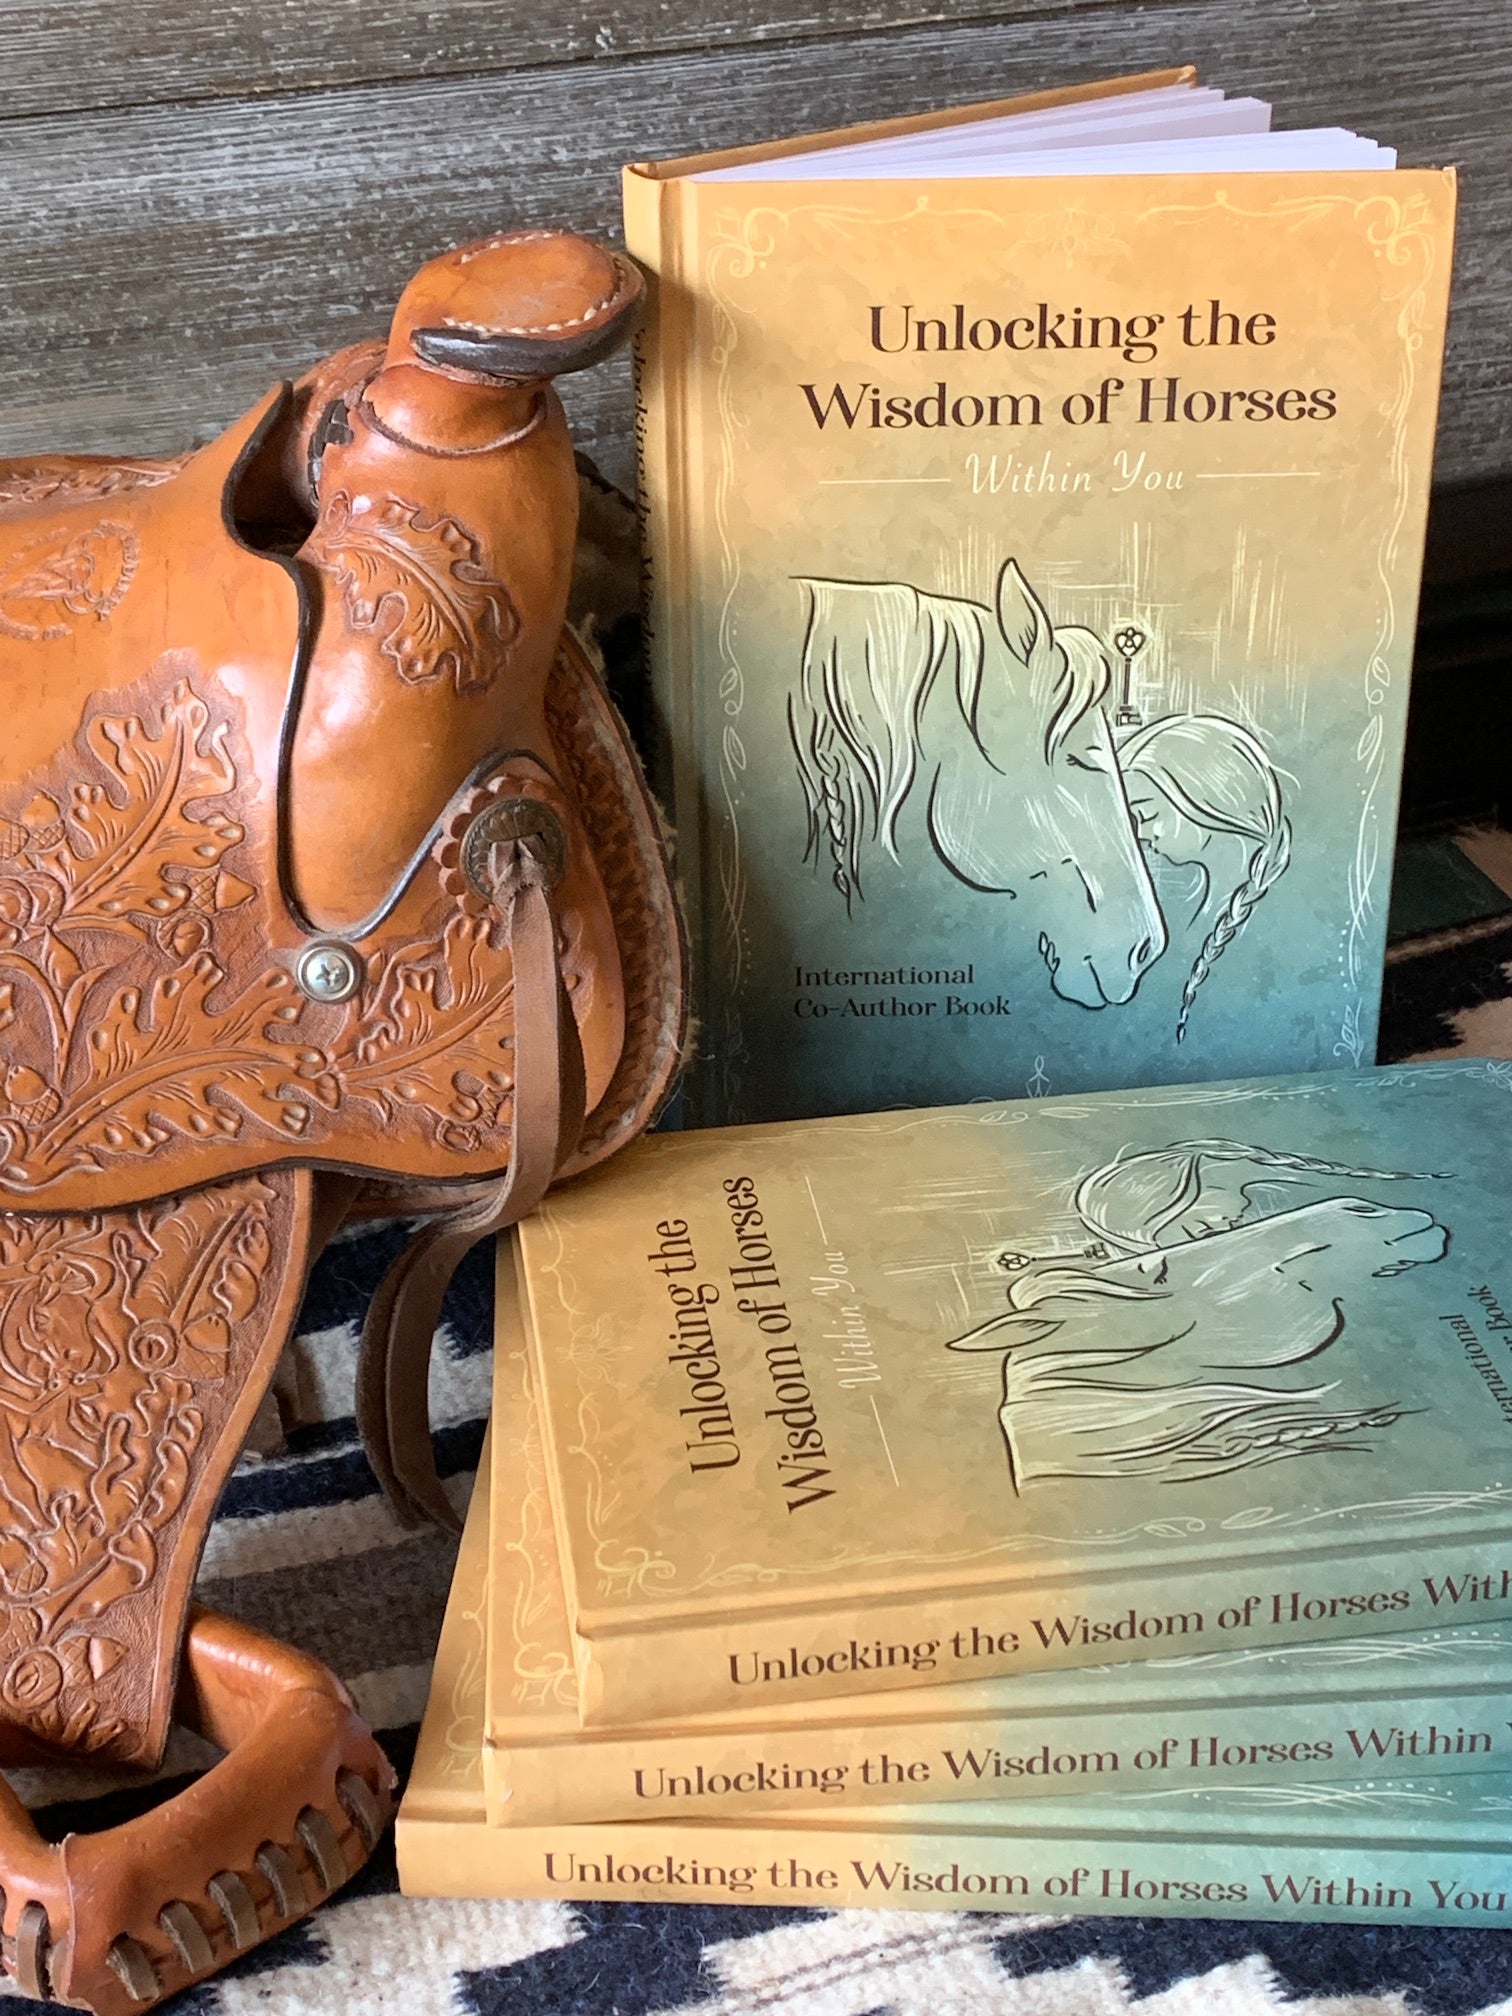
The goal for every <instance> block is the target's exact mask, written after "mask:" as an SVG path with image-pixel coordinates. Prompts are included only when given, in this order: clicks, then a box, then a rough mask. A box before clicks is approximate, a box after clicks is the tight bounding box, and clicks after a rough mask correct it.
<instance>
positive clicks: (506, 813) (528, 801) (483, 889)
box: [462, 798, 567, 903]
mask: <svg viewBox="0 0 1512 2016" xmlns="http://www.w3.org/2000/svg"><path fill="white" fill-rule="evenodd" d="M511 840H536V841H539V843H540V846H539V850H538V854H539V859H540V860H541V862H542V865H543V867H544V869H545V881H546V886H547V888H548V889H551V888H555V886H556V884H557V883H558V882H560V881H561V879H562V873H563V870H564V869H565V868H566V866H567V835H566V834H565V833H564V832H563V830H562V822H561V820H560V819H558V817H557V815H556V814H555V812H553V811H552V809H551V807H550V806H549V805H541V804H538V803H537V802H536V800H535V799H534V798H495V799H494V801H493V803H492V804H491V805H485V806H484V807H483V809H482V811H481V812H480V813H479V814H478V815H477V817H476V818H475V819H474V820H473V822H472V824H471V825H470V826H469V827H468V829H467V831H466V833H464V834H463V836H462V873H463V874H464V875H465V876H466V877H467V879H468V881H469V882H470V883H471V884H472V886H473V888H474V889H476V890H477V892H478V894H479V895H480V896H481V897H483V898H484V900H485V901H486V902H489V903H492V902H493V901H494V899H495V897H496V895H497V893H498V888H499V883H500V880H501V879H502V878H501V876H500V874H499V871H498V869H497V867H496V866H495V863H494V858H493V856H494V849H495V848H496V847H501V846H504V845H506V844H507V843H508V842H509V841H511Z"/></svg>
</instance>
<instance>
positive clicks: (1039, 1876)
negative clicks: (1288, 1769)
mask: <svg viewBox="0 0 1512 2016" xmlns="http://www.w3.org/2000/svg"><path fill="white" fill-rule="evenodd" d="M480 1474H486V1473H480ZM487 1498H488V1494H487V1491H486V1489H485V1490H479V1491H475V1493H474V1495H473V1509H472V1512H471V1513H470V1514H469V1518H468V1528H467V1532H466V1534H465V1536H464V1539H463V1544H462V1551H461V1554H460V1555H459V1557H458V1562H457V1573H456V1579H455V1582H454V1584H453V1588H452V1595H451V1601H450V1603H449V1604H448V1606H447V1613H446V1622H445V1624H444V1626H443V1629H442V1633H441V1643H440V1646H439V1648H438V1650H437V1655H436V1667H435V1675H434V1679H433V1682H432V1686H431V1694H430V1701H429V1704H428V1706H427V1708H426V1713H425V1720H424V1723H423V1724H422V1726H421V1731H420V1740H419V1744H418V1747H417V1749H416V1753H415V1767H414V1770H413V1772H412V1773H411V1776H410V1780H409V1785H408V1788H407V1790H406V1792H405V1795H404V1802H403V1804H402V1806H401V1807H400V1810H399V1819H398V1824H397V1826H396V1828H395V1834H396V1845H397V1849H398V1858H399V1882H400V1887H401V1889H402V1890H403V1891H404V1892H405V1894H406V1895H407V1896H411V1897H557V1898H563V1899H568V1898H604V1899H608V1900H619V1901H636V1900H651V1901H656V1902H661V1903H680V1904H686V1903H703V1904H715V1903H718V1904H781V1905H784V1906H787V1907H789V1908H790V1907H792V1906H793V1905H794V1904H802V1905H809V1906H813V1905H820V1906H829V1907H834V1906H839V1905H850V1904H867V1905H880V1906H884V1907H886V1908H887V1909H889V1910H936V1911H938V1910H958V1909H970V1910H973V1911H983V1910H985V1911H1033V1912H1049V1913H1057V1912H1076V1913H1081V1914H1086V1913H1100V1914H1115V1913H1116V1914H1125V1913H1148V1912H1151V1911H1156V1912H1159V1913H1161V1914H1162V1915H1174V1916H1183V1917H1208V1918H1212V1917H1225V1918H1312V1919H1322V1920H1329V1921H1334V1922H1346V1921H1353V1920H1363V1921H1375V1922H1383V1923H1413V1924H1430V1925H1454V1926H1465V1925H1480V1926H1496V1925H1502V1926H1505V1925H1512V1853H1509V1851H1508V1847H1507V1815H1508V1813H1509V1812H1512V1777H1507V1776H1499V1775H1491V1774H1487V1775H1485V1776H1475V1775H1469V1774H1467V1775H1465V1776H1461V1777H1450V1778H1437V1779H1421V1780H1413V1779H1402V1780H1395V1779H1388V1778H1382V1779H1377V1780H1373V1781H1371V1782H1369V1783H1366V1784H1363V1785H1353V1786H1343V1785H1298V1786H1290V1787H1281V1786H1253V1785H1251V1786H1242V1785H1214V1786H1212V1787H1206V1788H1203V1789H1202V1790H1199V1791H1190V1790H1180V1791H1171V1792H1166V1793H1164V1794H1159V1793H1150V1792H1146V1793H1144V1794H1143V1795H1133V1794H1121V1795H1112V1794H1100V1795H1097V1796H1095V1797H1090V1798H1081V1799H1064V1800H1062V1799H1036V1800H1031V1801H1028V1802H1023V1801H1018V1800H1001V1801H998V1802H996V1803H987V1802H983V1803H971V1804H962V1805H958V1806H939V1807H929V1806H919V1807H878V1808H873V1809H870V1810H868V1811H867V1812H865V1813H852V1814H839V1815H836V1814H834V1813H831V1812H828V1811H823V1810H817V1809H815V1808H813V1807H810V1808H808V1809H806V1810H796V1811H792V1812H788V1813H785V1814H773V1815H770V1816H767V1817H764V1818H761V1819H747V1820H727V1821H717V1820H684V1821H681V1822H673V1821H663V1822H655V1821H645V1820H642V1821H634V1820H629V1821H626V1820H621V1821H603V1822H585V1823H579V1824H576V1825H573V1824H570V1823H566V1822H564V1823H561V1824H559V1825H554V1826H530V1827H493V1826H490V1825H489V1824H488V1820H487V1815H486V1811H485V1804H484V1795H483V1772H482V1763H481V1758H480V1747H481V1741H482V1735H483V1719H484V1701H483V1696H484V1681H483V1671H484V1641H485V1617H486V1611H487V1601H486V1580H487V1572H488V1552H489V1547H488V1532H487V1515H488V1506H487Z"/></svg>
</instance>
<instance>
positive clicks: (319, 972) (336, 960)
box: [294, 939, 362, 1001]
mask: <svg viewBox="0 0 1512 2016" xmlns="http://www.w3.org/2000/svg"><path fill="white" fill-rule="evenodd" d="M294 978H295V979H296V980H297V981H298V982H299V984H300V987H301V988H302V989H303V990H304V992H305V993H306V994H308V995H309V997H310V999H311V1000H312V1001H349V1000H350V999H351V998H352V996H353V995H354V994H355V993H356V992H357V989H358V988H359V987H360V986H361V985H362V961H361V960H360V959H359V958H358V956H357V954H356V953H355V952H354V951H353V950H352V948H351V946H350V945H342V944H338V943H337V942H336V941H335V940H334V939H325V940H322V942H321V943H320V944H318V945H307V946H306V947H305V949H304V951H303V952H301V953H300V955H299V964H298V965H297V966H296V967H295V968H294Z"/></svg>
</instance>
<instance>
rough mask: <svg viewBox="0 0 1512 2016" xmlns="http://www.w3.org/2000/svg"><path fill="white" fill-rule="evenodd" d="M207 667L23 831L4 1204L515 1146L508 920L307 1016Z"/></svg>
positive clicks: (68, 777)
mask: <svg viewBox="0 0 1512 2016" xmlns="http://www.w3.org/2000/svg"><path fill="white" fill-rule="evenodd" d="M189 664H190V661H188V660H187V658H186V656H185V655H184V654H179V655H178V656H177V657H176V658H175V660H174V661H173V662H172V663H169V664H167V665H165V666H160V668H159V670H160V674H161V673H163V672H165V671H166V672H167V673H168V674H169V675H171V674H172V673H173V672H175V671H176V672H178V673H179V675H180V676H178V677H177V678H173V679H172V680H171V683H168V681H167V680H166V679H165V681H164V690H163V692H162V697H161V699H160V701H158V703H157V704H156V705H155V706H149V705H145V704H143V705H138V707H137V711H134V712H125V711H114V709H113V708H112V707H111V705H110V704H109V703H99V704H98V705H97V707H96V709H95V711H93V712H92V713H91V714H90V715H89V716H88V717H87V718H86V721H85V724H84V726H83V728H82V729H81V731H80V734H79V736H78V738H77V743H76V748H75V751H73V752H70V753H69V755H68V756H67V757H66V758H65V759H63V760H60V762H59V763H58V764H57V765H55V766H53V768H52V769H51V770H50V771H49V772H47V773H46V774H45V775H44V776H43V777H41V778H40V779H32V780H30V781H29V783H28V784H27V785H25V786H23V787H22V791H21V793H20V794H18V796H20V797H21V799H22V803H21V806H20V807H19V809H17V810H16V811H14V812H12V813H11V814H10V815H9V816H0V1040H3V1044H4V1056H3V1060H0V1185H3V1187H4V1188H5V1189H6V1190H8V1191H9V1193H10V1194H11V1196H12V1197H16V1196H18V1195H22V1194H26V1195H37V1194H38V1193H45V1191H46V1189H47V1187H48V1186H49V1185H50V1184H52V1183H55V1182H56V1181H58V1180H59V1179H60V1178H62V1177H66V1176H68V1175H70V1174H73V1173H76V1172H87V1171H99V1170H104V1169H108V1168H112V1167H115V1166H118V1165H120V1164H121V1163H123V1162H131V1161H146V1160H148V1159H149V1158H151V1157H153V1156H155V1155H157V1154H158V1153H159V1152H160V1151H163V1150H170V1148H171V1144H173V1143H175V1142H179V1143H192V1142H202V1141H205V1140H207V1139H209V1140H220V1141H222V1142H224V1141H227V1140H235V1141H241V1140H247V1141H249V1142H256V1141H258V1140H259V1139H260V1140H262V1141H264V1142H270V1143H282V1144H284V1145H285V1151H286V1152H287V1150H288V1149H289V1148H290V1147H297V1150H298V1152H300V1153H306V1152H314V1151H317V1150H318V1149H319V1148H320V1147H321V1146H322V1145H323V1144H325V1143H329V1142H334V1143H336V1144H337V1147H338V1149H339V1150H342V1151H344V1152H345V1153H346V1154H347V1155H349V1156H353V1157H355V1156H356V1155H357V1154H358V1153H360V1141H361V1136H362V1134H363V1132H364V1131H365V1132H366V1133H368V1134H370V1135H376V1134H378V1133H379V1132H382V1133H385V1134H388V1135H391V1136H397V1137H399V1138H401V1139H409V1140H414V1141H419V1142H421V1143H423V1144H425V1146H426V1147H428V1148H430V1149H432V1150H435V1149H439V1150H442V1151H443V1152H445V1153H447V1154H449V1155H451V1154H455V1155H470V1154H475V1153H477V1152H479V1151H480V1150H482V1151H486V1150H487V1148H488V1147H489V1146H490V1145H491V1144H492V1143H493V1142H494V1141H498V1142H500V1143H502V1141H503V1138H504V1135H505V1132H506V1129H507V1121H508V1106H509V1101H510V1100H511V1098H512V1096H513V1077H512V1068H511V1067H512V1059H511V1056H510V1043H511V1040H512V1030H513V978H512V971H511V966H510V961H509V956H508V953H507V951H505V950H504V949H503V948H502V947H501V946H500V945H499V944H498V943H497V942H496V939H497V930H498V923H499V919H498V917H497V915H496V914H494V913H489V914H487V915H482V914H474V913H475V912H477V911H478V910H480V909H481V906H478V905H473V906H471V909H470V908H469V907H468V906H467V905H466V904H465V903H464V902H463V901H462V900H461V899H460V898H456V897H444V898H443V899H442V901H441V902H440V903H438V905H437V906H436V908H435V909H434V910H433V912H432V913H431V914H430V915H429V916H428V917H427V918H426V919H425V920H424V921H425V928H424V930H423V932H422V933H421V934H420V935H418V936H415V937H412V938H409V939H405V940H400V941H399V942H397V943H390V944H388V945H385V946H383V947H382V948H381V949H378V950H375V951H374V952H372V953H371V954H370V955H369V957H368V959H367V961H366V966H365V971H364V986H363V989H362V991H361V994H360V995H359V997H358V998H357V999H356V1000H354V1001H352V1002H350V1003H347V1004H345V1005H344V1006H343V1007H341V1008H339V1009H331V1008H321V1007H319V1006H317V1005H316V1004H313V1003H310V1002H308V1001H306V1000H305V999H304V997H303V996H302V995H301V994H300V993H299V991H298V989H297V987H296V986H295V984H294V981H293V978H292V975H291V974H290V972H289V971H288V970H287V967H286V966H285V965H282V964H278V963H275V962H274V961H273V960H272V959H270V957H269V947H270V942H271V937H272V933H271V929H270V919H269V914H268V905H267V902H266V899H265V898H264V896H263V894H262V892H260V891H259V890H258V889H256V888H254V887H253V885H252V884H251V882H250V881H248V880H246V879H244V878H243V877H242V876H241V875H239V874H238V873H237V872H236V868H235V865H234V864H235V863H236V862H237V861H239V860H240V859H241V856H240V854H239V853H238V850H239V849H240V848H241V846H242V844H243V843H244V841H245V838H246V823H245V822H246V819H247V818H248V817H249V816H250V813H249V804H250V800H249V795H248V792H247V779H246V778H245V776H244V771H245V757H244V755H243V754H242V753H241V751H240V748H239V743H238V739H237V736H236V733H235V728H234V723H233V720H232V718H231V716H230V714H229V712H228V711H227V707H226V703H225V702H224V701H220V700H218V701H217V705H216V707H214V708H212V706H211V705H210V703H209V702H207V701H206V700H205V699H204V698H202V697H201V696H200V694H199V693H198V692H197V691H196V690H195V687H194V684H193V683H192V680H191V678H190V677H189ZM120 704H121V703H119V702H118V703H116V705H117V706H120ZM474 795H476V794H474ZM469 803H471V800H469ZM0 809H3V808H0ZM466 809H467V808H466V806H464V807H463V808H462V811H463V813H465V812H466ZM459 816H461V815H460V814H459ZM452 823H453V825H454V826H455V824H456V823H457V822H456V821H455V820H454V821H453V822H452ZM456 837H457V836H456V835H455V834H454V833H452V834H449V835H448V836H446V837H444V838H443V841H442V842H441V843H440V852H441V854H442V855H443V857H444V856H445V855H446V852H447V849H448V848H450V849H451V850H452V851H453V852H454V851H455V844H456ZM569 956H570V955H569Z"/></svg>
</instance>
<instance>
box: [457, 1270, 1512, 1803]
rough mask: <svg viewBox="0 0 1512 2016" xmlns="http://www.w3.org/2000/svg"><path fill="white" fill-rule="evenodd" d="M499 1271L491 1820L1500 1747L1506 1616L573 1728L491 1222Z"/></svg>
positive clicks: (1511, 1742) (553, 1551)
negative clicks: (1498, 1620) (635, 1724)
mask: <svg viewBox="0 0 1512 2016" xmlns="http://www.w3.org/2000/svg"><path fill="white" fill-rule="evenodd" d="M498 1274H499V1279H498V1295H497V1303H496V1309H497V1315H496V1322H495V1332H494V1406H493V1426H492V1429H491V1431H490V1432H491V1440H492V1448H493V1455H492V1461H491V1465H490V1466H489V1468H488V1469H487V1470H486V1471H485V1472H484V1473H483V1474H484V1475H485V1477H486V1478H487V1480H488V1485H489V1490H490V1493H491V1503H490V1513H489V1525H490V1534H491V1539H490V1545H489V1569H488V1578H489V1583H488V1611H487V1637H488V1657H487V1668H488V1677H487V1717H486V1725H485V1730H484V1735H483V1781H484V1791H485V1795H486V1799H487V1806H488V1817H489V1819H490V1820H491V1821H492V1822H493V1823H494V1824H496V1825H499V1826H506V1827H523V1826H538V1825H544V1824H547V1823H555V1822H559V1821H576V1820H604V1819H628V1820H643V1819H651V1818H672V1819H677V1818H681V1817H684V1816H690V1815H697V1816H699V1817H705V1816H707V1817H713V1818H720V1817H728V1816H730V1815H739V1814H760V1813H772V1812H781V1811H783V1810H785V1809H786V1808H788V1807H791V1806H793V1805H794V1804H795V1803H798V1802H800V1801H803V1802H808V1801H812V1802H813V1803H814V1804H816V1805H817V1806H818V1807H820V1808H821V1809H824V1810H828V1811H841V1810H845V1809H848V1808H851V1807H873V1806H880V1805H896V1804H912V1803H915V1802H918V1803H921V1804H929V1803H934V1802H937V1801H942V1800H955V1799H971V1798H976V1799H978V1800H980V1799H982V1798H986V1797H991V1798H1002V1799H1004V1800H1013V1799H1019V1798H1027V1797H1043V1796H1047V1795H1050V1796H1055V1795H1059V1796H1062V1797H1064V1796H1065V1795H1066V1794H1068V1793H1086V1794H1087V1796H1089V1797H1093V1796H1096V1795H1098V1794H1103V1793H1108V1792H1115V1791H1120V1790H1133V1789H1137V1788H1140V1787H1144V1788H1171V1787H1178V1786H1182V1785H1188V1786H1190V1785H1196V1786H1202V1785H1205V1784H1207V1783H1209V1782H1211V1781H1215V1780H1226V1781H1229V1782H1241V1781H1244V1780H1255V1781H1258V1782H1261V1783H1265V1784H1269V1785H1273V1786H1277V1787H1281V1786H1285V1785H1288V1784H1295V1783H1300V1782H1307V1781H1310V1780H1315V1779H1323V1778H1332V1777H1345V1776H1350V1775H1353V1776H1356V1777H1358V1776H1359V1775H1360V1774H1361V1773H1374V1772H1378V1771H1404V1770H1410V1771H1413V1772H1420V1773H1425V1774H1426V1773H1433V1774H1437V1773H1439V1772H1450V1771H1481V1772H1484V1771H1487V1770H1496V1769H1498V1768H1504V1767H1506V1766H1507V1765H1508V1763H1509V1762H1512V1736H1509V1730H1508V1723H1507V1720H1506V1717H1505V1715H1504V1713H1503V1705H1504V1699H1505V1694H1506V1676H1507V1673H1508V1671H1509V1670H1512V1624H1508V1623H1503V1624H1483V1625H1479V1626H1476V1625H1461V1626H1459V1627H1457V1628H1455V1629H1452V1630H1445V1631H1421V1632H1411V1631H1409V1632H1402V1633H1399V1634H1397V1635H1395V1636H1393V1637H1365V1638H1352V1639H1335V1640H1331V1641H1326V1642H1324V1643H1322V1644H1319V1645H1294V1646H1260V1645H1256V1646H1252V1647H1249V1648H1246V1649H1235V1650H1232V1651H1227V1652H1212V1653H1199V1654H1195V1655H1193V1656H1191V1657H1189V1658H1185V1659H1157V1660H1149V1661H1145V1662H1142V1663H1139V1664H1134V1665H1128V1666H1096V1667H1089V1668H1087V1669H1086V1670H1085V1671H1081V1672H1062V1673H1023V1674H1018V1675H1016V1676H1013V1677H1011V1678H1007V1679H1001V1680H979V1681H975V1682H960V1683H957V1684H956V1685H954V1686H942V1687H926V1688H904V1689H899V1690H897V1691H895V1692H892V1693H887V1694H865V1695H858V1696H853V1697H851V1698H848V1699H845V1700H838V1701H823V1702H812V1701H800V1702H793V1703H791V1704H789V1705H788V1706H786V1707H781V1706H779V1707H776V1708H766V1709H764V1710H763V1709H752V1710H750V1711H749V1712H748V1713H747V1714H746V1715H744V1716H738V1715H732V1714H728V1713H726V1714H721V1715H703V1716H699V1715H688V1716H684V1717H681V1718H679V1719H678V1720H676V1721H674V1722H665V1723H656V1724H648V1725H646V1726H644V1727H641V1728H638V1729H626V1730H617V1729H616V1730H609V1729H596V1730H584V1729H581V1728H579V1726H578V1716H577V1678H576V1675H575V1673H574V1671H573V1659H572V1635H571V1631H570V1628H569V1626H568V1621H567V1606H566V1603H565V1601H564V1598H563V1594H562V1578H561V1570H560V1567H559V1565H558V1560H557V1548H556V1534H555V1530H554V1528H553V1524H552V1518H551V1508H550V1504H549V1502H548V1496H547V1487H546V1470H545V1460H544V1455H543V1451H542V1448H541V1433H540V1423H539V1419H538V1416H537V1411H536V1405H535V1395H534V1393H533V1391H532V1389H531V1382H530V1374H529V1365H528V1354H527V1348H526V1343H525V1333H524V1327H523V1325H522V1323H521V1320H520V1312H519V1304H518V1297H517V1293H516V1286H515V1270H514V1264H513V1254H512V1252H511V1250H510V1243H509V1241H508V1239H507V1238H506V1239H504V1240H501V1242H500V1252H499V1269H498ZM476 1516H477V1517H481V1514H479V1515H476ZM467 1544H468V1546H469V1548H471V1547H472V1546H473V1544H474V1543H473V1540H472V1539H469V1541H468V1543H467ZM471 1572H472V1571H471V1570H469V1571H468V1573H471ZM458 1573H459V1584H460V1583H461V1582H462V1581H463V1580H465V1579H466V1577H465V1575H464V1574H463V1571H462V1570H460V1569H459V1571H458Z"/></svg>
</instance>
